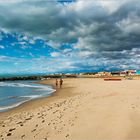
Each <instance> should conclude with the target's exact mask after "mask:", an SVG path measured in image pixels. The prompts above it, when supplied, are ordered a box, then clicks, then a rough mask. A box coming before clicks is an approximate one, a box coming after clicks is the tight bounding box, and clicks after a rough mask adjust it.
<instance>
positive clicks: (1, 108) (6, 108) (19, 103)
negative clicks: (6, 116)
mask: <svg viewBox="0 0 140 140" xmlns="http://www.w3.org/2000/svg"><path fill="white" fill-rule="evenodd" d="M30 100H31V99H28V100H24V101H22V102H18V103H15V104H12V105H9V106H0V112H4V111H7V110H10V109H12V108H15V107H18V106H19V105H21V104H23V103H25V102H27V101H30Z"/></svg>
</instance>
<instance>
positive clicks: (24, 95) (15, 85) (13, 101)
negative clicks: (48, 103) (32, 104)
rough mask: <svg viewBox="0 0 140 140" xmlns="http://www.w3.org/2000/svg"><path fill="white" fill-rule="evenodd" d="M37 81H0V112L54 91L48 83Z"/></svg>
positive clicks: (46, 95) (49, 94)
mask: <svg viewBox="0 0 140 140" xmlns="http://www.w3.org/2000/svg"><path fill="white" fill-rule="evenodd" d="M36 82H37V81H28V80H27V81H4V82H0V112H5V111H8V110H11V109H13V108H15V107H17V106H19V105H21V104H23V103H25V102H27V101H30V100H34V99H38V98H43V97H48V96H51V95H52V93H53V92H54V91H55V89H53V88H52V87H51V86H49V85H41V84H36Z"/></svg>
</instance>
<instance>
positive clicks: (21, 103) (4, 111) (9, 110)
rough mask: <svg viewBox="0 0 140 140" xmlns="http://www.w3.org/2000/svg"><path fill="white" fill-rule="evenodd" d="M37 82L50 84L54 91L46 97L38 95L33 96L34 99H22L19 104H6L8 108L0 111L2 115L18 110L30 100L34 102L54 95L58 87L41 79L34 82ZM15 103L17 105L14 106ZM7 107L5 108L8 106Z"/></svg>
mask: <svg viewBox="0 0 140 140" xmlns="http://www.w3.org/2000/svg"><path fill="white" fill-rule="evenodd" d="M33 83H35V84H39V85H48V86H50V87H51V88H52V89H53V90H55V91H53V92H52V93H51V94H50V95H48V96H46V97H38V98H33V99H28V100H25V101H22V102H19V103H17V104H13V105H12V106H13V107H11V106H6V107H7V109H3V111H1V112H0V115H2V114H7V113H9V112H13V111H14V110H17V109H18V108H22V105H23V106H25V105H26V104H27V103H28V102H32V101H36V100H40V99H43V98H48V97H51V96H54V94H55V92H56V88H55V86H54V85H53V84H42V83H41V81H38V82H33ZM14 105H15V106H14ZM6 107H5V108H6Z"/></svg>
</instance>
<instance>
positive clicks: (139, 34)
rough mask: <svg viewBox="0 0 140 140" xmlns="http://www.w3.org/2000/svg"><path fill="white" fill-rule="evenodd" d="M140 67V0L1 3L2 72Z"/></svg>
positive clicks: (12, 0)
mask: <svg viewBox="0 0 140 140" xmlns="http://www.w3.org/2000/svg"><path fill="white" fill-rule="evenodd" d="M126 69H136V70H139V69H140V0H86V1H85V0H5V1H4V0H0V74H16V73H24V74H37V73H46V74H49V73H66V72H68V73H73V72H76V73H77V72H78V73H79V72H97V71H117V70H126Z"/></svg>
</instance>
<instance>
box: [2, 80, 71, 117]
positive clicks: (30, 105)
mask: <svg viewBox="0 0 140 140" xmlns="http://www.w3.org/2000/svg"><path fill="white" fill-rule="evenodd" d="M70 79H71V78H70ZM35 83H36V84H42V85H48V86H51V87H52V88H53V89H54V90H56V91H54V92H53V93H52V94H51V95H50V96H47V97H41V98H37V99H33V100H32V99H31V100H29V101H26V102H24V103H22V104H20V105H18V106H17V107H13V108H11V109H9V110H8V111H4V112H0V118H1V117H3V116H5V115H6V116H7V115H10V114H13V113H17V112H19V111H22V112H24V111H25V110H26V109H28V110H32V109H34V108H36V107H39V106H40V105H42V104H43V103H44V104H45V105H46V104H50V103H51V102H54V101H55V100H57V99H59V98H61V96H63V95H62V93H61V94H60V92H61V91H62V90H64V89H65V88H66V87H65V85H63V88H62V89H60V88H56V87H55V84H54V83H55V79H46V80H42V81H38V82H35ZM46 102H47V103H46ZM36 103H37V105H36Z"/></svg>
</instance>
